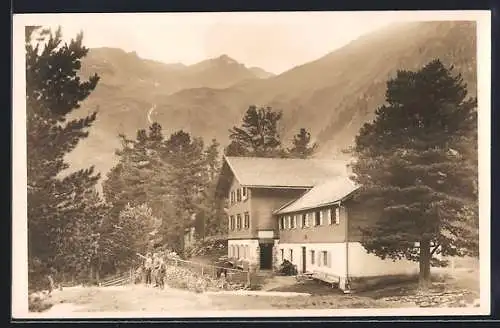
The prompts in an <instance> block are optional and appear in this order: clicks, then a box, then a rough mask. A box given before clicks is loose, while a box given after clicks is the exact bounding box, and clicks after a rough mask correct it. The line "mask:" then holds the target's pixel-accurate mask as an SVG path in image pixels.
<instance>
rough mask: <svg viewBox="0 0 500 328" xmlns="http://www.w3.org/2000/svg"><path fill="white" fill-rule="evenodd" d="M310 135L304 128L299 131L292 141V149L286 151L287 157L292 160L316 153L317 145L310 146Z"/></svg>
mask: <svg viewBox="0 0 500 328" xmlns="http://www.w3.org/2000/svg"><path fill="white" fill-rule="evenodd" d="M310 142H311V134H310V133H309V132H308V131H307V130H306V129H304V128H301V129H300V130H299V133H297V134H296V135H295V136H294V137H293V140H292V148H289V149H288V156H289V157H293V158H308V157H311V155H312V154H313V153H314V152H315V151H316V149H317V148H318V145H317V144H316V143H313V144H311V143H310Z"/></svg>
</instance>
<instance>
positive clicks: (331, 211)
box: [328, 208, 335, 224]
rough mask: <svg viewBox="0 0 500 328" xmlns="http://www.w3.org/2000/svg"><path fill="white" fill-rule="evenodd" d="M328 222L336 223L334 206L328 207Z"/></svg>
mask: <svg viewBox="0 0 500 328" xmlns="http://www.w3.org/2000/svg"><path fill="white" fill-rule="evenodd" d="M328 222H329V223H330V224H334V223H335V218H334V209H333V208H330V209H328Z"/></svg>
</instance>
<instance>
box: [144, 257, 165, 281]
mask: <svg viewBox="0 0 500 328" xmlns="http://www.w3.org/2000/svg"><path fill="white" fill-rule="evenodd" d="M166 271H167V266H166V263H165V259H164V256H163V254H162V253H161V252H160V253H153V254H151V253H148V254H147V255H146V257H145V259H144V264H143V272H144V273H145V276H146V286H153V287H159V288H164V287H165V273H166Z"/></svg>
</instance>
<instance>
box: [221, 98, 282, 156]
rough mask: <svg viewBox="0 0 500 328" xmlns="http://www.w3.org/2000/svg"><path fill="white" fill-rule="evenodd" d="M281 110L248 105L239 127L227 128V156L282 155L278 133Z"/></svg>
mask: <svg viewBox="0 0 500 328" xmlns="http://www.w3.org/2000/svg"><path fill="white" fill-rule="evenodd" d="M281 117H282V113H281V111H274V110H273V109H272V108H271V107H260V108H257V107H256V106H250V107H249V108H248V110H247V111H246V113H245V116H244V117H243V122H242V124H241V127H237V126H235V127H233V128H232V129H230V130H229V133H230V135H229V138H230V139H231V143H230V144H229V146H228V147H227V148H226V151H225V154H226V155H228V156H257V157H283V156H285V152H284V150H283V149H282V147H281V140H280V136H279V133H278V123H279V121H280V119H281Z"/></svg>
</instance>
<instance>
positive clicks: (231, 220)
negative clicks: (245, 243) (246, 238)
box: [229, 215, 234, 230]
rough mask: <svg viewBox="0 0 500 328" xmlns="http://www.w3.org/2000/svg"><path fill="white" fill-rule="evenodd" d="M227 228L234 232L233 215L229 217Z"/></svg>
mask: <svg viewBox="0 0 500 328" xmlns="http://www.w3.org/2000/svg"><path fill="white" fill-rule="evenodd" d="M229 226H230V228H231V230H234V215H231V218H230V221H229Z"/></svg>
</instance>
